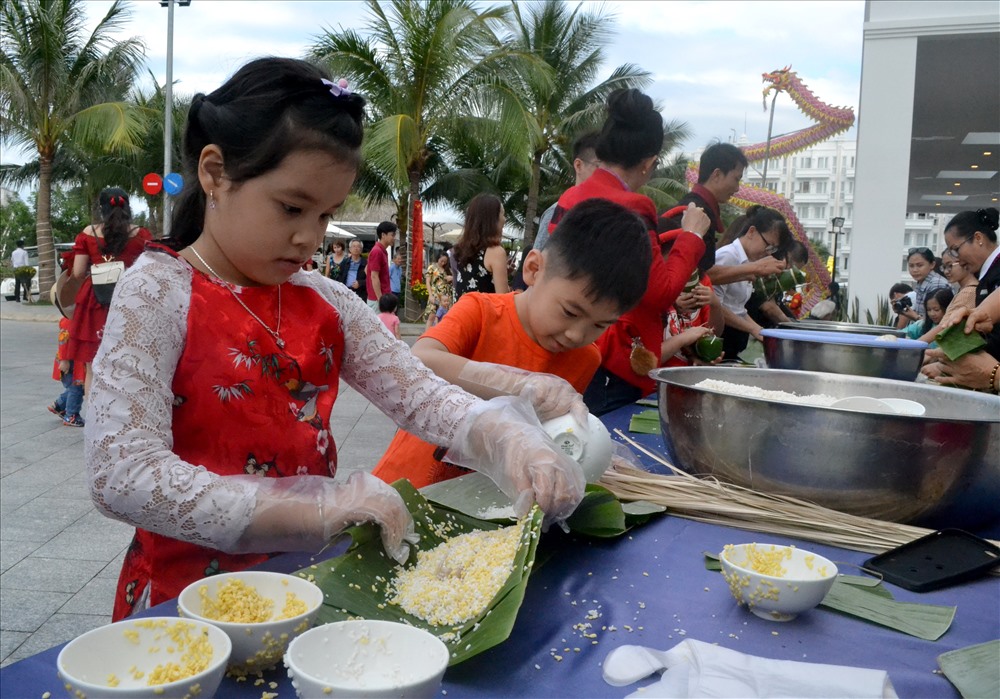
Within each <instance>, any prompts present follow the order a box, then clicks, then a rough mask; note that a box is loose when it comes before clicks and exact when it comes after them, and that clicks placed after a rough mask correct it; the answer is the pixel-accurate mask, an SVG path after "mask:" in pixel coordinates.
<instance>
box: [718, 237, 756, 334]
mask: <svg viewBox="0 0 1000 699" xmlns="http://www.w3.org/2000/svg"><path fill="white" fill-rule="evenodd" d="M742 240H743V239H742V238H737V239H736V240H734V241H733V242H731V243H730V244H729V245H724V246H722V247H721V248H719V249H718V250H716V251H715V264H717V265H720V266H724V267H730V266H732V265H741V264H743V263H745V262H749V261H750V258H748V257H747V253H746V250H744V249H743V242H742ZM713 288H714V289H715V293H716V295H717V296H718V297H719V301H720V302H721V303H722V305H723V307H725V308H727V309H728V310H729V311H731V312H732V313H733V314H735V315H738V316H742V317H744V318H745V317H746V315H747V309H746V305H747V301H749V300H750V296H751V295H752V294H753V284H752V283H750V282H748V281H742V282H733V283H731V284H718V285H715V286H714V287H713Z"/></svg>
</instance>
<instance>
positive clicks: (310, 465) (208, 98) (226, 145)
mask: <svg viewBox="0 0 1000 699" xmlns="http://www.w3.org/2000/svg"><path fill="white" fill-rule="evenodd" d="M364 108H365V101H364V99H363V97H361V96H360V95H359V94H357V93H356V92H354V91H352V89H351V88H350V87H348V86H347V85H346V83H344V82H343V81H340V82H338V83H334V82H332V81H331V80H330V76H328V75H326V74H325V73H324V72H323V71H322V70H321V69H320V68H317V67H316V66H314V65H312V64H309V63H307V62H304V61H299V60H294V59H282V58H265V59H258V60H255V61H251V62H250V63H248V64H246V65H245V66H243V67H242V68H240V69H239V70H238V71H237V72H236V73H235V74H234V75H233V76H232V77H231V78H230V79H229V80H228V81H227V82H226V84H225V85H223V86H221V87H220V88H219V89H217V90H215V91H214V92H212V93H210V94H207V95H206V94H198V95H196V96H195V97H194V99H193V101H192V103H191V107H190V111H189V113H188V119H187V123H186V126H185V136H184V142H183V160H184V168H185V173H186V175H185V180H184V182H185V184H184V189H183V191H182V192H181V193H180V195H179V196H178V197H177V201H176V204H175V207H174V211H173V221H174V223H173V228H172V231H171V235H170V237H169V238H167V239H164V240H160V241H151V240H150V236H149V234H148V232H147V231H145V230H144V229H141V228H136V227H134V226H132V225H131V224H130V219H129V206H128V198H127V196H126V195H125V193H124V192H122V191H120V190H107V191H106V192H105V193H102V195H101V222H100V223H98V224H95V225H94V226H91V227H88V228H87V229H86V230H85V231H83V232H82V233H81V234H80V236H79V237H78V239H77V245H76V246H75V247H74V251H73V252H74V258H73V260H72V262H71V269H72V277H73V278H75V279H77V280H78V281H79V282H80V288H79V291H78V293H77V294H76V299H75V308H74V311H73V320H72V321H69V322H68V327H66V328H65V330H66V336H65V342H64V343H62V344H61V350H60V357H59V362H58V363H57V367H56V368H57V372H58V374H59V376H60V377H61V378H62V379H63V383H64V386H66V388H67V393H66V394H64V395H63V396H61V397H60V399H59V400H58V401H56V403H55V404H54V405H53V406H52V407H51V408H50V409H52V410H53V412H62V413H63V414H66V413H70V412H72V411H73V410H74V409H75V410H76V412H75V413H73V417H74V418H79V407H75V408H74V407H73V406H78V405H79V403H80V395H79V393H77V392H75V391H74V392H69V389H70V388H71V387H73V386H77V385H80V386H81V388H82V389H83V391H85V393H86V396H87V398H86V400H87V403H88V413H87V414H88V416H89V420H88V422H87V425H86V428H85V436H86V439H85V442H86V461H87V466H88V473H89V483H90V488H91V494H92V497H93V500H94V502H95V504H96V505H97V507H98V508H99V509H100V510H101V511H103V512H104V513H105V514H106V515H108V516H109V517H114V518H116V519H119V520H122V521H124V522H127V523H129V524H131V525H133V526H134V527H135V536H134V539H133V541H132V544H131V545H130V547H129V549H128V551H127V554H126V557H125V561H124V564H123V568H122V572H121V575H120V578H119V582H118V587H117V591H116V597H115V606H114V618H115V619H121V618H124V617H127V616H129V615H131V614H133V613H135V612H137V611H139V610H142V609H144V608H146V607H148V606H150V605H154V604H158V603H160V602H163V601H165V600H167V599H170V598H172V597H175V596H176V595H177V594H178V593H179V592H180V590H181V589H183V587H184V586H185V585H187V584H188V583H190V582H192V581H194V580H197V579H199V578H201V577H203V576H205V575H206V574H208V572H210V571H212V570H240V569H244V568H247V567H250V566H253V565H256V564H258V563H260V562H262V561H263V560H265V559H266V558H267V557H268V556H269V555H271V554H273V553H274V552H281V551H297V550H319V549H320V548H322V547H323V546H324V545H325V544H326V543H327V542H329V541H330V540H331V538H332V537H334V536H335V535H336V534H337V533H339V532H340V531H342V530H343V529H344V528H346V527H349V526H351V525H354V524H356V523H359V522H374V523H376V524H377V525H378V526H379V528H380V531H381V536H382V542H383V545H384V547H385V550H386V552H387V553H388V554H389V555H390V556H392V557H393V558H395V559H396V560H399V561H403V560H405V559H406V558H407V556H408V553H409V547H410V546H411V545H412V544H413V543H414V541H415V539H414V534H413V531H414V530H413V522H412V519H411V516H410V513H409V512H408V511H407V509H406V507H405V505H404V503H403V501H402V499H401V498H400V496H399V494H398V493H397V491H396V490H395V489H393V488H392V487H390V486H389V485H388V482H392V481H394V480H395V479H397V478H408V479H409V480H410V481H411V482H413V483H414V484H415V485H417V486H422V485H426V484H429V483H433V482H437V481H440V480H444V479H448V478H452V477H455V476H457V475H460V474H462V473H466V472H468V471H469V470H474V471H479V472H481V473H483V474H485V475H487V476H488V477H489V478H490V479H492V480H493V481H494V482H495V483H496V484H497V485H498V486H499V487H500V488H501V489H502V490H503V491H504V492H505V493H506V494H507V495H508V496H510V498H511V500H512V502H514V504H515V510H516V512H518V513H520V514H523V513H525V512H527V511H528V509H529V508H530V507H531V505H532V504H534V503H537V505H538V506H539V507H540V508H541V509H542V510H543V511H544V512H545V517H546V522H547V523H557V522H562V521H564V520H565V519H566V518H567V517H568V516H569V515H570V514H571V513H572V512H573V510H574V508H575V507H576V505H577V504H578V503H579V502H580V500H581V498H582V497H583V493H584V479H583V475H582V472H581V470H580V468H579V466H578V465H577V464H576V463H574V462H573V461H572V460H571V459H570V458H569V457H568V456H567V455H566V454H565V453H563V451H562V450H561V449H559V448H558V447H557V446H556V445H555V444H554V443H553V442H552V441H551V439H550V438H549V437H548V435H547V434H546V432H545V430H544V428H543V422H544V421H546V420H548V419H550V418H554V417H558V416H562V415H566V414H567V413H569V414H572V415H574V416H575V417H576V418H577V421H578V422H579V423H580V424H581V425H586V424H587V413H588V412H589V413H593V414H595V415H601V414H603V413H606V412H608V411H611V410H614V409H615V408H617V407H619V406H622V405H626V404H629V403H632V402H634V401H635V400H636V399H638V398H641V397H644V396H645V395H647V394H648V393H650V392H651V391H652V390H653V388H654V383H653V380H652V379H651V378H650V377H649V372H650V371H651V370H652V369H655V368H656V367H658V366H677V365H687V364H715V363H719V362H721V361H725V360H733V359H736V358H738V357H739V354H740V352H742V351H743V349H744V348H745V347H746V346H747V343H748V341H749V338H751V337H755V338H759V337H760V333H761V329H762V328H763V327H766V326H767V325H771V324H776V323H779V322H783V321H784V320H787V319H789V318H791V317H793V315H794V314H791V312H790V311H789V310H788V309H787V308H785V307H783V306H782V301H783V299H782V295H781V294H776V293H775V292H774V290H773V289H771V288H769V287H768V288H765V290H763V291H762V290H761V289H760V288H757V289H755V287H754V282H755V281H756V280H760V279H763V278H770V277H772V276H773V275H775V274H779V273H781V272H783V271H784V270H786V269H787V267H788V266H790V265H795V264H801V260H802V258H803V257H804V255H805V252H804V250H803V249H802V247H801V246H800V245H797V244H796V243H795V241H793V239H792V235H791V233H790V231H789V229H788V226H787V224H786V222H785V220H784V218H783V217H782V216H781V215H780V214H779V213H778V212H777V211H774V210H773V209H768V208H766V207H752V208H751V209H749V210H748V211H747V212H746V214H745V215H744V216H741V217H740V218H739V219H738V220H737V221H734V222H733V224H732V226H730V227H729V229H728V231H727V230H726V228H725V227H724V225H723V221H722V212H721V209H720V207H721V205H722V204H725V203H726V202H727V201H728V200H729V199H730V198H731V197H732V196H733V195H734V194H735V193H736V191H737V190H738V188H739V186H740V180H741V177H742V175H743V171H744V168H745V167H746V166H747V160H746V157H745V156H744V155H743V153H742V152H741V151H740V150H739V149H738V148H737V147H735V146H733V145H731V144H722V143H719V144H715V145H713V146H711V147H709V148H708V149H707V150H706V151H705V152H704V154H703V156H702V158H701V162H700V170H699V177H698V183H697V184H696V185H695V186H694V187H693V189H692V191H691V193H690V194H689V195H688V196H686V197H685V198H684V199H682V200H681V201H680V202H678V205H677V206H675V207H673V208H671V209H670V210H668V211H665V212H661V211H658V209H657V207H656V206H655V205H654V203H653V201H652V200H651V199H650V198H649V197H647V196H645V195H643V194H641V193H640V192H639V190H640V189H641V188H642V187H643V185H645V184H646V183H647V182H648V181H649V180H650V178H651V177H652V175H653V172H654V171H655V170H656V168H657V166H658V164H659V158H660V155H661V151H662V149H663V138H664V129H663V119H662V116H661V115H660V113H659V111H657V109H656V108H655V106H654V104H653V102H652V100H651V99H650V98H649V97H648V96H647V95H645V94H643V93H642V92H641V91H639V90H636V89H627V90H619V91H616V92H615V93H613V94H612V95H611V96H610V97H609V99H608V102H607V116H606V119H605V121H604V123H603V125H602V127H601V128H600V129H599V130H597V131H594V132H588V133H586V134H583V135H582V136H580V137H579V138H578V139H577V140H576V142H575V144H574V146H573V157H574V160H573V166H574V170H575V175H576V184H575V185H574V186H572V187H570V188H569V189H567V190H566V191H565V192H564V193H563V194H562V195H561V196H560V197H559V199H558V201H557V203H556V204H554V205H553V206H552V207H550V208H549V209H548V210H546V211H545V212H544V213H543V215H542V217H541V221H542V223H543V226H542V228H541V230H540V231H539V236H538V238H537V240H536V242H535V246H534V248H533V249H532V250H530V251H528V252H527V253H526V254H525V255H524V257H523V259H522V261H521V267H520V269H519V270H518V272H517V274H516V275H515V284H516V285H517V287H518V288H519V289H522V290H519V291H515V292H510V291H509V289H510V282H509V277H508V275H509V271H508V261H507V255H506V253H505V252H504V250H503V247H502V246H501V244H500V242H501V236H502V231H503V227H504V224H505V212H504V208H503V204H502V202H501V201H500V199H499V198H497V197H496V196H493V195H491V194H480V195H478V196H476V197H475V198H473V199H472V201H471V202H470V204H469V206H468V209H467V211H466V217H465V222H464V228H463V233H462V236H461V238H460V239H459V240H458V242H457V243H456V244H455V246H454V247H453V248H452V249H451V250H450V251H449V252H448V253H446V254H441V255H440V256H438V258H437V259H436V260H434V261H433V262H432V263H431V264H430V265H428V268H427V272H426V277H425V279H426V282H427V287H428V304H427V311H426V315H425V324H426V328H425V332H424V334H423V336H422V337H420V338H419V339H418V340H417V341H416V343H415V344H414V346H413V349H412V351H411V350H410V349H409V348H408V347H407V346H406V344H405V343H403V342H400V341H399V318H398V315H397V311H398V307H399V301H400V297H401V295H402V293H403V287H402V284H403V279H402V277H403V260H404V258H403V256H402V255H401V254H400V250H399V249H398V248H395V250H394V243H395V238H396V235H397V232H398V229H397V227H396V226H395V224H392V223H389V222H386V223H383V224H381V225H379V227H378V230H377V237H378V239H377V241H376V242H375V245H374V247H372V248H371V250H370V251H369V252H368V254H367V255H365V254H364V251H363V248H362V245H361V242H360V241H358V240H356V239H355V240H351V241H350V242H349V243H347V245H346V246H345V244H344V241H342V240H334V241H333V243H332V244H331V245H330V246H329V248H327V249H326V251H325V253H324V255H323V259H322V262H321V263H320V264H319V265H318V268H317V269H316V271H304V269H303V268H304V266H305V265H306V264H307V262H308V261H309V260H310V259H311V257H312V255H313V253H314V252H315V251H316V250H317V248H318V246H319V245H320V244H321V243H322V242H323V240H324V235H325V232H326V229H327V224H328V222H329V220H330V219H331V217H333V216H334V215H335V214H336V213H337V211H338V209H339V208H340V207H341V206H342V204H343V203H344V201H345V199H346V198H347V196H348V193H349V192H350V190H351V188H352V186H353V184H354V180H355V178H356V176H357V173H358V168H359V165H360V157H361V156H360V146H361V142H362V136H363V127H362V123H363V115H364ZM990 212H992V213H990ZM996 228H997V225H996V210H990V211H988V212H985V213H983V212H969V214H968V215H966V214H961V215H959V216H957V217H956V218H955V220H953V221H952V223H951V224H950V225H949V226H948V228H947V230H946V240H947V243H948V251H947V255H948V260H949V266H947V267H946V268H944V269H943V270H942V271H943V272H944V274H945V275H946V276H947V279H945V278H944V277H940V276H939V275H937V274H936V273H935V272H934V271H933V269H932V267H933V264H931V263H930V261H929V260H928V258H927V257H926V256H925V255H924V254H923V252H922V251H921V250H916V251H913V255H911V257H914V258H916V259H914V261H913V262H912V263H911V266H910V270H911V274H912V275H913V277H914V280H915V282H916V288H915V289H913V290H912V291H913V292H914V293H913V299H912V300H913V303H912V307H910V308H907V309H906V311H905V313H904V312H902V311H901V312H900V315H901V316H903V317H905V318H907V319H908V320H910V321H911V322H913V323H920V326H919V330H920V331H921V333H920V336H921V337H928V336H930V337H931V338H932V335H931V334H932V333H933V332H934V331H935V330H936V329H940V328H942V327H946V326H948V325H949V324H956V323H959V322H965V323H966V326H967V328H968V331H969V332H973V331H975V332H979V331H983V330H984V329H985V330H989V331H990V332H991V333H992V334H991V335H990V337H991V340H990V343H991V344H990V345H988V347H987V351H988V352H989V353H990V355H991V356H992V357H993V358H995V357H997V356H998V343H997V338H998V335H997V334H998V333H1000V327H998V326H996V325H994V319H995V318H996V317H997V309H996V308H995V306H997V305H1000V304H998V303H997V302H996V301H995V299H996V293H994V294H993V296H992V297H990V298H989V299H987V294H988V293H989V292H991V291H993V290H994V289H995V288H996V287H997V286H1000V264H997V263H996V258H997V244H996ZM723 233H725V234H726V236H725V237H724V238H723V240H722V241H720V244H719V245H718V247H717V243H716V239H717V236H718V235H720V234H723ZM390 250H394V253H395V254H393V255H392V257H390V252H389V251H390ZM932 257H933V256H932ZM922 261H923V262H922ZM102 263H120V266H121V267H123V268H125V270H124V272H123V273H122V274H121V277H120V278H119V279H118V280H117V284H116V286H115V287H114V294H113V298H111V300H110V303H109V304H105V303H102V302H100V301H99V300H98V294H97V293H96V290H95V284H96V283H97V282H98V281H99V280H102V279H104V277H103V276H101V275H99V274H98V273H97V271H96V270H95V269H94V265H95V264H102ZM956 267H957V269H956ZM88 271H89V272H90V273H89V274H88ZM101 274H103V271H102V272H101ZM918 277H919V278H918ZM939 280H940V281H939ZM949 281H950V282H951V283H953V284H956V285H958V286H959V287H960V288H958V289H955V290H954V291H955V292H956V293H954V296H953V297H952V298H949V297H948V296H947V295H946V294H945V293H944V292H945V291H948V292H951V291H953V290H952V289H951V288H950V287H949ZM102 283H103V282H102ZM991 285H992V286H991ZM903 293H904V294H908V293H910V291H906V292H903ZM754 299H756V300H754ZM960 299H961V300H962V303H961V305H956V304H957V302H958V301H959V300H960ZM977 306H978V308H977ZM928 323H929V324H930V325H928ZM914 332H916V331H914ZM720 344H721V347H720V346H719V345H720ZM63 353H65V354H63ZM932 357H933V362H932V363H930V364H929V365H928V368H927V369H925V371H926V372H927V373H928V375H933V376H935V377H936V378H937V379H938V380H940V381H941V382H942V383H966V385H972V386H973V387H985V386H986V381H987V379H988V380H989V381H990V382H992V383H991V384H990V385H991V386H993V387H994V390H995V387H996V380H997V376H996V374H997V369H996V366H1000V365H996V366H987V362H985V361H983V360H982V358H978V359H967V360H965V361H963V362H949V361H948V360H947V359H945V358H943V357H941V356H939V355H937V354H932ZM984 371H985V374H986V375H987V377H986V378H982V380H979V379H978V378H977V379H976V381H978V382H979V383H978V384H977V383H976V382H975V381H972V380H971V379H970V378H969V377H971V376H973V375H976V376H977V377H979V375H980V374H982V373H983V372H984ZM990 372H992V375H991V376H990ZM66 376H70V377H72V380H70V381H69V382H68V383H67V381H66V378H65V377H66ZM980 378H981V377H980ZM341 380H343V381H346V382H347V383H348V384H349V385H350V386H352V387H353V388H355V389H356V390H357V391H358V392H359V393H361V394H362V395H363V396H364V397H365V398H367V399H368V400H369V401H371V402H372V404H374V405H375V406H377V407H378V408H379V409H381V410H382V411H383V412H385V413H386V414H387V415H388V416H389V417H391V418H392V419H393V421H394V422H395V423H396V424H397V425H398V426H399V431H398V432H397V434H396V435H395V437H394V439H393V440H392V443H391V444H390V446H389V448H388V450H387V451H386V453H385V454H384V455H383V456H382V458H381V460H380V461H379V463H378V465H377V466H376V468H375V470H374V473H372V474H369V473H364V472H356V473H354V474H352V476H351V477H350V478H349V479H347V480H346V481H339V480H335V478H334V476H335V475H336V473H337V467H338V462H337V447H336V444H335V443H334V440H333V436H332V434H331V430H330V423H331V414H332V411H333V409H334V404H335V402H336V399H337V393H338V389H339V385H340V381H341ZM77 381H79V384H78V383H77ZM81 424H82V420H81Z"/></svg>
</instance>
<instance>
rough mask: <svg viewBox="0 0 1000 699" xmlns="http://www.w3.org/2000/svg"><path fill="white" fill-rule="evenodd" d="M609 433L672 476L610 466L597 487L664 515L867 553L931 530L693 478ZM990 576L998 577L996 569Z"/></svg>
mask: <svg viewBox="0 0 1000 699" xmlns="http://www.w3.org/2000/svg"><path fill="white" fill-rule="evenodd" d="M615 434H617V435H618V436H619V437H621V438H622V439H623V440H624V441H625V442H627V443H628V444H629V445H630V446H632V447H633V448H634V449H636V450H637V451H640V452H642V453H644V454H646V455H647V456H649V457H650V458H652V459H655V460H656V461H657V462H659V463H661V464H663V465H664V466H665V467H666V468H668V469H669V470H670V471H671V473H672V474H673V475H669V476H664V475H658V474H653V473H647V472H646V471H641V470H639V469H636V468H632V467H630V466H626V465H623V464H621V463H616V464H615V466H614V468H612V469H609V470H608V471H607V472H605V474H604V476H603V477H602V478H601V481H600V484H601V485H603V486H604V487H606V488H607V489H608V490H610V491H611V492H612V493H614V494H615V496H616V497H618V498H619V499H621V500H645V501H648V502H652V503H655V504H657V505H663V506H664V507H666V508H667V511H668V513H669V514H672V515H675V516H677V517H684V518H686V519H692V520H696V521H699V522H708V523H711V524H722V525H725V526H730V527H739V528H741V529H748V530H750V531H756V532H765V533H769V534H778V535H782V536H791V537H795V538H798V539H805V540H807V541H815V542H818V543H821V544H827V545H830V546H839V547H842V548H847V549H852V550H855V551H866V552H869V553H882V552H884V551H888V550H889V549H891V548H895V547H896V546H900V545H902V544H905V543H908V542H910V541H913V540H914V539H918V538H920V537H922V536H925V535H927V534H930V533H931V532H932V531H933V530H931V529H924V528H922V527H914V526H911V525H907V524H897V523H895V522H884V521H881V520H876V519H869V518H867V517H858V516H857V515H851V514H847V513H844V512H838V511H836V510H830V509H827V508H825V507H820V506H819V505H815V504H813V503H810V502H806V501H804V500H799V499H797V498H793V497H788V496H785V495H773V494H769V493H761V492H758V491H755V490H751V489H749V488H744V487H742V486H738V485H732V484H727V483H722V482H720V481H719V480H718V479H716V478H713V477H711V476H706V477H697V476H693V475H691V474H690V473H687V472H686V471H682V470H680V469H679V468H676V467H675V466H674V465H673V464H671V463H669V462H668V461H666V460H665V459H664V458H663V457H661V456H659V455H658V454H656V453H654V452H651V451H650V450H648V449H646V448H645V447H643V446H642V445H641V444H639V443H637V442H635V441H634V440H632V439H630V438H629V437H628V436H626V435H625V434H624V433H623V432H622V431H621V430H615ZM993 543H997V542H993ZM993 572H994V574H1000V570H998V569H994V571H993Z"/></svg>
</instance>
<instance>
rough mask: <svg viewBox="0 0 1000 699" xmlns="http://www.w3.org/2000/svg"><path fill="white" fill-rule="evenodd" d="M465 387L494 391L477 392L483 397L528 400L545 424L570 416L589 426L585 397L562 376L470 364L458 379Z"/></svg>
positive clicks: (487, 363) (584, 425)
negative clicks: (510, 397)
mask: <svg viewBox="0 0 1000 699" xmlns="http://www.w3.org/2000/svg"><path fill="white" fill-rule="evenodd" d="M458 380H459V383H460V384H461V385H465V384H478V385H479V386H483V387H484V388H488V389H492V391H488V390H484V391H481V392H477V391H473V393H475V394H476V395H478V396H480V397H484V396H490V395H496V394H498V393H499V394H506V395H510V396H521V397H522V398H526V399H527V400H528V402H530V403H531V406H532V407H533V408H534V409H535V414H536V415H538V419H539V420H540V421H541V422H545V421H546V420H551V419H552V418H555V417H562V416H563V415H565V414H567V413H570V414H572V415H573V418H574V419H575V420H576V421H577V422H578V423H579V424H580V425H581V426H582V427H586V426H587V421H588V415H589V412H590V411H588V410H587V406H586V404H584V402H583V396H581V395H580V394H579V393H577V392H576V389H575V388H573V386H572V385H571V384H570V383H569V382H568V381H566V380H565V379H562V378H560V377H558V376H553V375H552V374H538V373H535V372H531V371H526V370H524V369H518V368H517V367H511V366H505V365H503V364H491V363H489V362H472V361H470V362H467V363H466V365H465V366H464V367H462V371H461V372H460V373H459V375H458Z"/></svg>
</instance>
